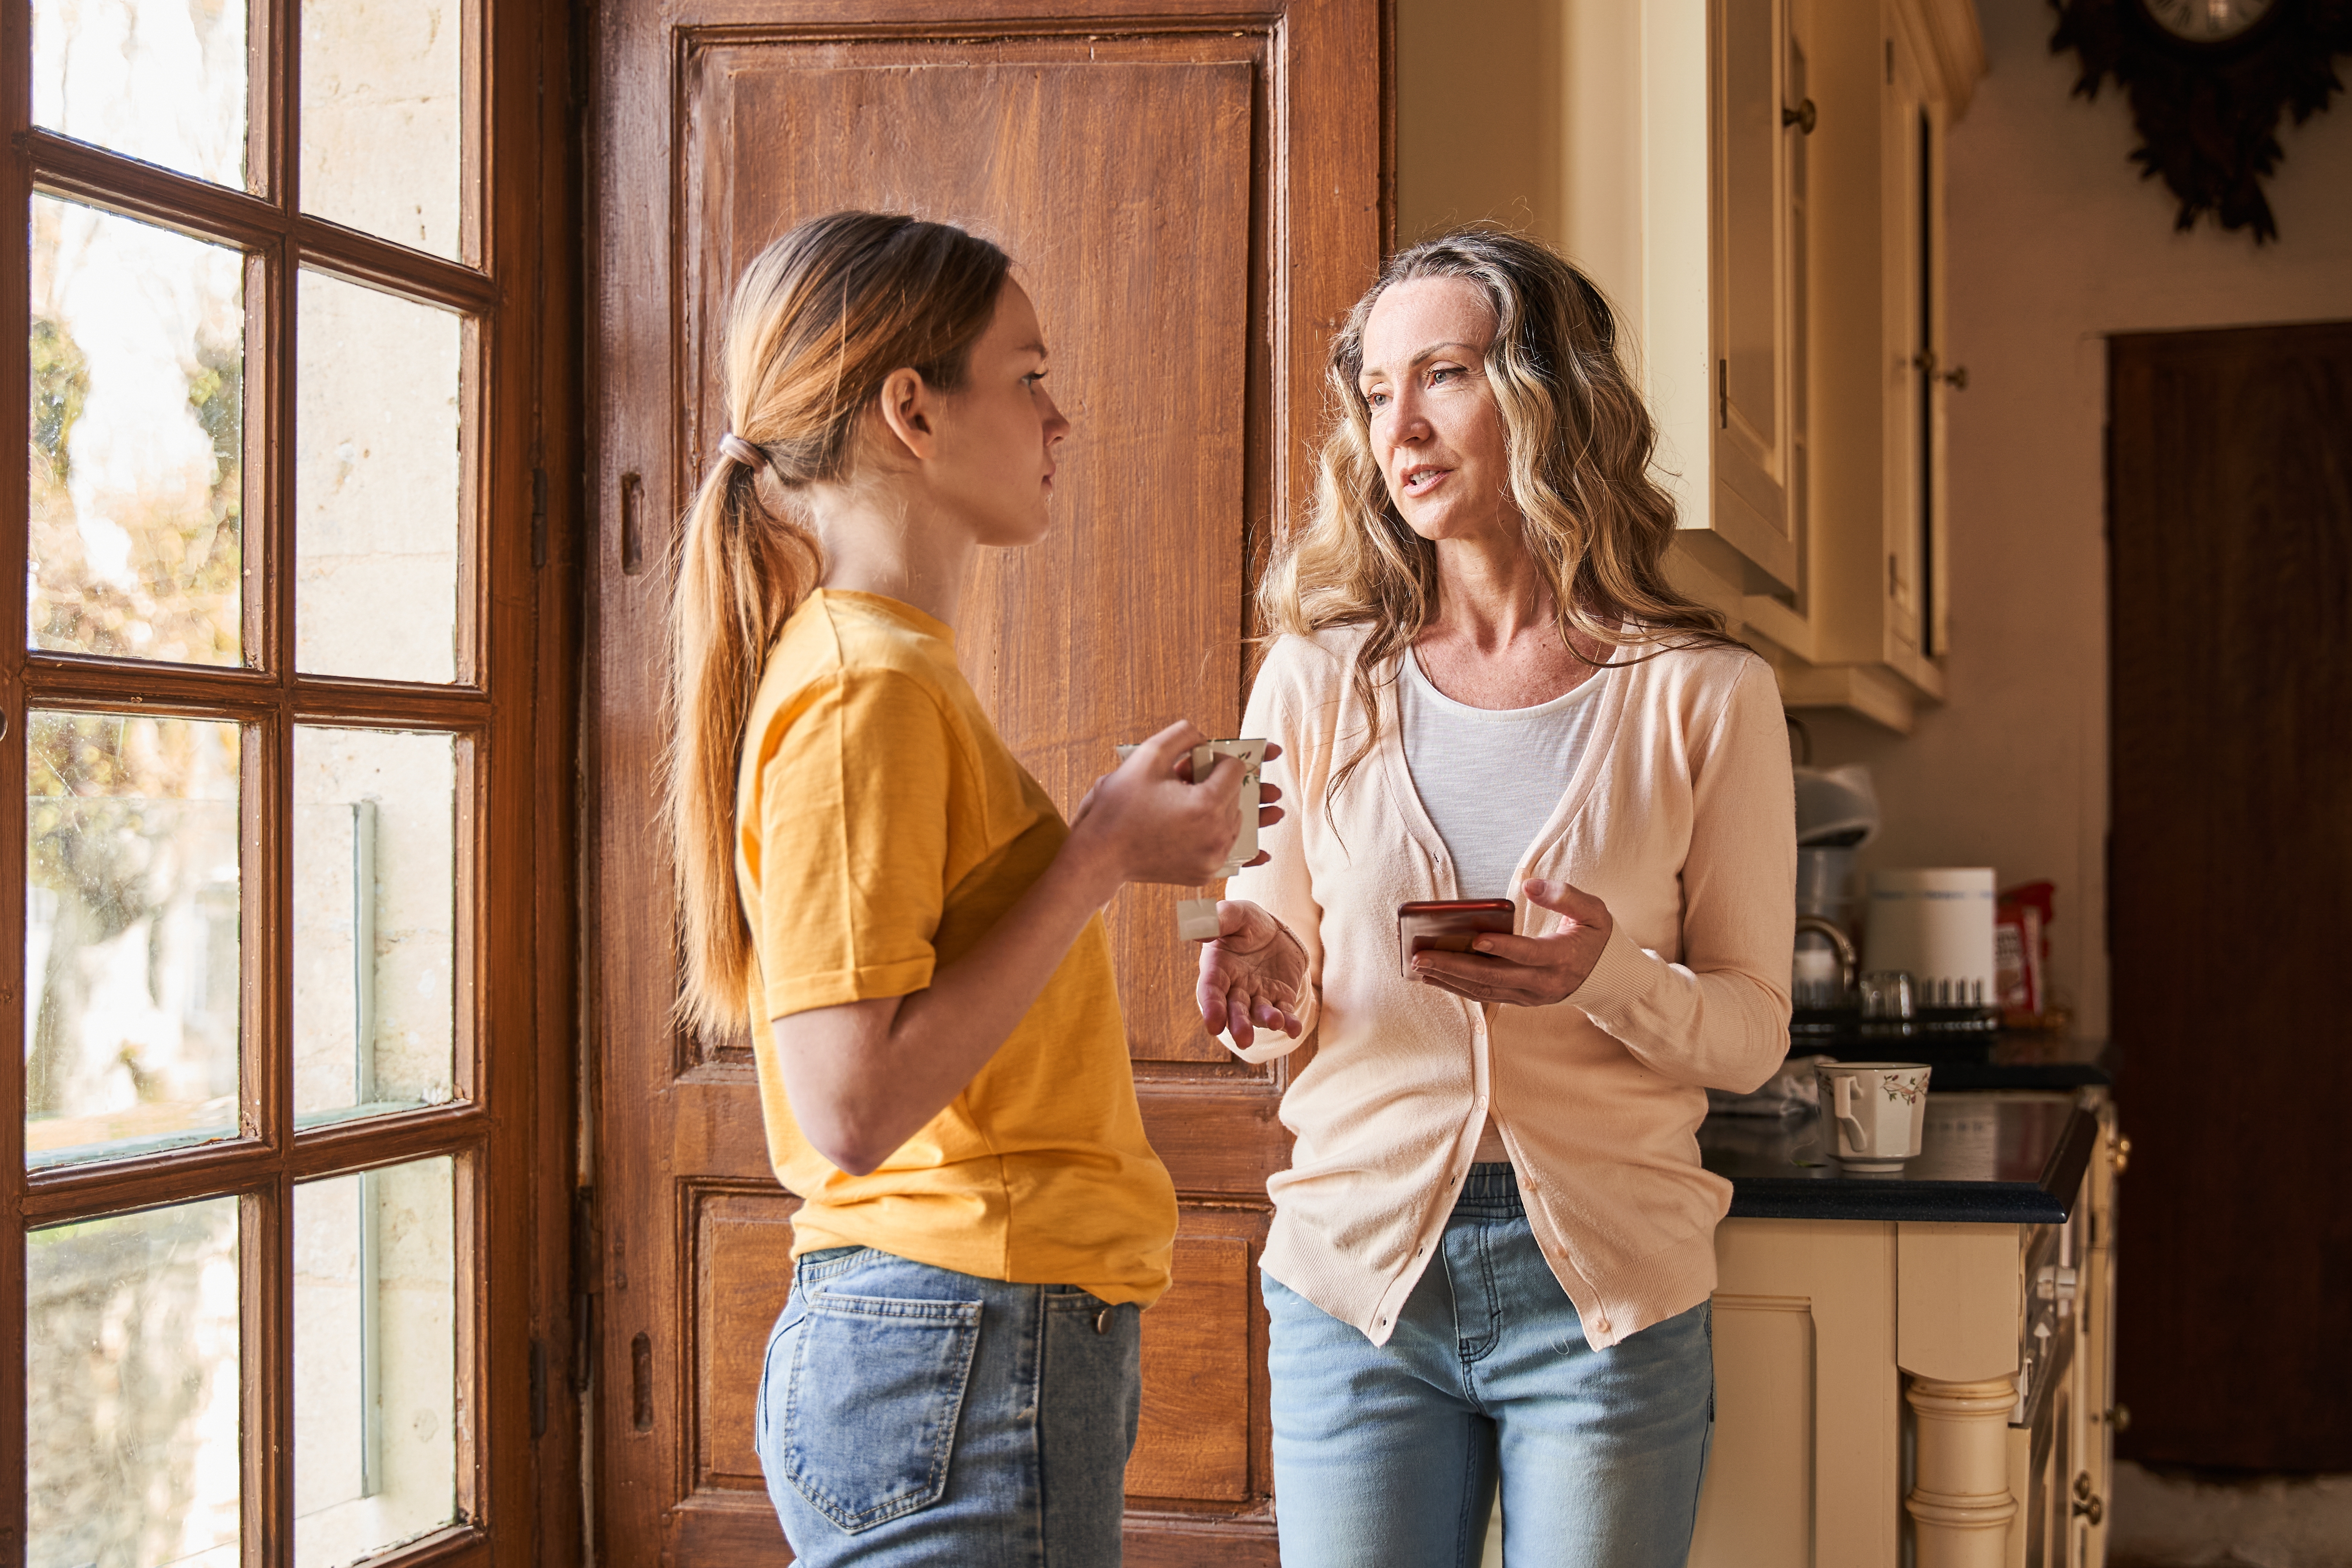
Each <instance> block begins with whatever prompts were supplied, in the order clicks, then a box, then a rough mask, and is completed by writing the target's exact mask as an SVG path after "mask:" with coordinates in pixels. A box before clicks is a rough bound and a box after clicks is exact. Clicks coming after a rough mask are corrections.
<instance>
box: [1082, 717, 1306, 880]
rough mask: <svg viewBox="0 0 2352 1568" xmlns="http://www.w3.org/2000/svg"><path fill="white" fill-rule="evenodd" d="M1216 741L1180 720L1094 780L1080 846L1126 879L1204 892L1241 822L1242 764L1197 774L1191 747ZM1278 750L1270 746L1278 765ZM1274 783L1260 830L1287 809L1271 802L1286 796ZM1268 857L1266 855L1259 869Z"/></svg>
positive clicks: (1261, 789)
mask: <svg viewBox="0 0 2352 1568" xmlns="http://www.w3.org/2000/svg"><path fill="white" fill-rule="evenodd" d="M1208 738H1209V737H1207V736H1206V735H1203V734H1202V733H1201V731H1199V730H1197V729H1195V728H1194V727H1193V726H1192V724H1191V723H1190V722H1188V721H1183V720H1179V721H1176V722H1175V723H1173V724H1171V725H1169V726H1168V728H1166V729H1165V730H1162V731H1160V732H1159V733H1158V734H1156V735H1154V736H1152V737H1151V738H1150V740H1148V741H1146V742H1143V743H1142V744H1140V745H1139V746H1137V747H1136V748H1135V751H1134V752H1133V753H1132V754H1131V755H1129V758H1128V759H1127V761H1125V762H1124V763H1120V764H1119V765H1118V767H1117V768H1116V769H1114V770H1113V771H1112V772H1110V773H1105V774H1104V775H1103V776H1102V777H1101V778H1099V779H1097V780H1096V781H1095V784H1094V787H1093V788H1092V789H1089V790H1088V791H1087V794H1086V798H1085V799H1084V800H1081V801H1080V802H1079V803H1078V809H1077V810H1076V812H1074V813H1072V814H1071V817H1070V837H1071V845H1072V847H1074V848H1078V847H1082V848H1084V849H1087V850H1089V851H1092V852H1094V853H1097V854H1099V855H1101V856H1102V857H1104V858H1106V859H1107V860H1108V863H1109V865H1110V867H1111V868H1112V869H1113V871H1114V873H1115V874H1116V877H1117V879H1118V881H1120V882H1164V883H1171V884H1173V885H1175V886H1177V887H1181V888H1197V887H1199V886H1200V885H1201V884H1202V883H1204V882H1208V881H1211V880H1213V879H1215V878H1216V877H1217V876H1218V875H1219V874H1220V873H1221V872H1222V871H1223V868H1224V865H1225V856H1226V854H1227V853H1228V852H1229V851H1230V850H1231V849H1232V848H1233V846H1234V812H1235V811H1236V810H1237V809H1238V808H1239V805H1240V801H1241V788H1242V774H1243V772H1244V769H1243V765H1242V763H1240V762H1239V761H1238V760H1236V759H1234V758H1232V757H1222V756H1221V757H1219V758H1218V759H1217V762H1216V765H1215V766H1214V767H1213V768H1211V769H1210V770H1209V773H1208V776H1207V777H1205V778H1202V779H1199V780H1195V779H1194V778H1193V777H1192V748H1193V747H1195V746H1198V745H1200V744H1202V742H1206V741H1207V740H1208ZM1281 754H1282V748H1281V747H1279V746H1268V747H1267V748H1266V749H1265V755H1266V760H1267V761H1269V762H1271V761H1272V760H1273V759H1274V758H1276V757H1277V756H1280V755H1281ZM1281 795H1282V792H1281V791H1280V790H1278V789H1276V788H1275V787H1274V786H1273V785H1271V784H1264V783H1261V784H1259V785H1258V800H1259V802H1260V805H1259V809H1258V826H1260V827H1261V828H1265V827H1270V826H1273V825H1274V824H1276V823H1277V822H1279V821H1281V820H1282V809H1281V808H1280V807H1279V806H1276V805H1267V804H1265V803H1267V802H1270V801H1274V800H1278V799H1280V798H1281ZM1266 858H1267V857H1266V855H1265V852H1264V851H1263V850H1261V851H1260V852H1259V854H1258V857H1257V858H1256V859H1255V860H1252V861H1250V862H1249V864H1250V865H1253V866H1255V865H1258V864H1261V863H1262V862H1264V861H1265V859H1266Z"/></svg>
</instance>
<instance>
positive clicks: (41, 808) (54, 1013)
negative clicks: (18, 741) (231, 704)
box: [25, 712, 237, 1165]
mask: <svg viewBox="0 0 2352 1568" xmlns="http://www.w3.org/2000/svg"><path fill="white" fill-rule="evenodd" d="M25 770H26V784H25V793H26V802H25V806H26V825H25V838H26V845H25V848H26V856H25V858H26V889H25V1001H26V1007H25V1150H26V1161H27V1162H28V1163H32V1164H35V1165H45V1164H56V1163H64V1162H68V1161H75V1160H96V1159H105V1158H109V1157H111V1156H115V1155H121V1154H127V1153H131V1152H137V1151H139V1150H141V1149H142V1148H151V1147H164V1146H169V1145H173V1144H179V1143H193V1142H201V1141H203V1140H205V1139H207V1138H224V1137H228V1136H230V1135H232V1134H234V1133H235V1132H236V1130H237V733H236V725H234V724H218V723H206V722H199V721H194V720H188V719H149V718H124V717H121V716H120V715H116V714H101V713H45V712H36V713H34V714H33V715H32V725H31V729H30V731H29V732H28V733H27V735H26V759H25Z"/></svg>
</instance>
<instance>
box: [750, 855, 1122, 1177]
mask: <svg viewBox="0 0 2352 1568" xmlns="http://www.w3.org/2000/svg"><path fill="white" fill-rule="evenodd" d="M1120 880H1121V879H1120V877H1119V875H1118V869H1117V868H1116V867H1115V866H1113V865H1112V864H1110V858H1109V857H1108V855H1106V854H1104V853H1102V852H1101V851H1100V849H1099V848H1097V847H1096V846H1095V845H1094V844H1093V843H1091V841H1090V838H1089V836H1087V835H1084V834H1076V835H1073V836H1072V837H1070V838H1069V839H1067V840H1066V841H1065V842H1064V844H1063V846H1062V849H1061V852H1060V853H1059V854H1058V855H1056V856H1055V858H1054V862H1053V864H1052V865H1050V866H1049V867H1047V868H1046V869H1045V873H1044V875H1042V876H1040V877H1039V878H1038V879H1037V880H1036V881H1035V882H1034V883H1032V884H1031V885H1030V887H1029V889H1028V890H1027V891H1026V892H1024V894H1022V896H1021V897H1020V899H1019V900H1017V901H1015V902H1014V904H1013V907H1012V908H1011V909H1010V910H1006V911H1005V913H1004V916H1003V919H1001V920H999V921H997V922H996V924H995V926H994V927H993V928H992V929H991V930H990V931H989V932H988V934H987V935H986V936H984V937H982V939H981V941H980V942H979V944H978V945H977V946H975V947H973V948H972V949H971V951H970V952H966V953H964V954H963V955H962V956H961V957H959V958H958V959H956V960H955V962H953V963H949V964H946V965H944V966H942V967H941V968H940V969H939V970H938V971H937V972H936V973H933V975H932V976H931V983H930V984H929V985H928V986H926V987H924V988H923V989H922V990H920V991H917V992H914V993H912V994H908V995H905V996H895V997H879V998H877V999H875V1000H873V1001H869V1002H854V1003H849V1004H846V1005H842V1006H837V1007H821V1008H816V1009H814V1010H812V1011H810V1012H807V1013H796V1014H793V1016H790V1017H785V1018H780V1019H777V1020H776V1021H775V1024H774V1026H773V1027H774V1032H775V1040H776V1047H777V1055H778V1058H779V1060H780V1062H781V1063H782V1068H783V1077H784V1087H785V1091H786V1093H787V1094H788V1095H789V1097H790V1098H791V1100H792V1105H793V1117H794V1119H795V1120H796V1121H798V1122H799V1123H800V1127H801V1131H802V1133H803V1136H805V1137H806V1138H807V1139H808V1140H809V1142H811V1143H812V1144H814V1146H815V1147H816V1149H817V1151H818V1152H820V1153H822V1154H824V1156H825V1158H826V1159H828V1160H830V1161H832V1162H833V1163H835V1165H838V1166H840V1167H841V1168H842V1169H843V1170H845V1171H847V1172H849V1173H851V1174H853V1175H864V1174H865V1173H866V1172H868V1171H871V1170H873V1169H874V1168H875V1167H876V1166H877V1165H879V1164H880V1163H882V1162H883V1161H884V1160H887V1159H888V1158H889V1157H890V1155H891V1154H892V1153H894V1152H896V1151H897V1150H898V1147H899V1146H900V1145H901V1144H903V1143H905V1142H906V1141H907V1140H908V1139H909V1138H911V1137H913V1136H914V1135H915V1134H916V1133H917V1132H918V1131H921V1130H922V1128H923V1126H924V1125H925V1124H926V1123H928V1122H929V1121H930V1120H931V1118H933V1117H934V1116H937V1115H938V1114H939V1113H940V1111H941V1110H944V1109H945V1108H946V1107H947V1106H948V1105H949V1103H950V1102H951V1101H952V1100H954V1099H955V1097H956V1096H957V1095H959V1094H961V1093H962V1092H963V1089H964V1086H965V1085H966V1084H968V1083H970V1082H971V1079H972V1077H973V1075H975V1074H976V1073H978V1072H979V1071H980V1069H981V1068H983V1067H985V1066H987V1065H988V1061H989V1058H992V1057H993V1056H994V1055H995V1054H996V1051H997V1048H998V1047H1000V1046H1002V1045H1003V1043H1004V1041H1005V1039H1006V1037H1009V1036H1010V1035H1011V1034H1012V1033H1013V1029H1014V1028H1015V1027H1016V1026H1018V1025H1019V1024H1020V1022H1021V1020H1022V1018H1023V1017H1024V1016H1026V1014H1027V1013H1028V1011H1029V1009H1030V1008H1031V1007H1032V1006H1033V1005H1035V1003H1036V1000H1037V997H1038V995H1039V994H1040V993H1042V992H1043V991H1044V990H1045V984H1046V982H1047V981H1048V980H1050V979H1052V978H1053V975H1054V972H1055V970H1056V969H1057V968H1059V967H1060V966H1061V963H1062V960H1063V959H1064V958H1065V957H1066V956H1067V954H1068V952H1069V951H1070V945H1071V944H1072V943H1073V942H1076V941H1077V939H1078V936H1079V933H1080V932H1082V931H1085V930H1086V926H1087V921H1090V920H1092V919H1093V918H1094V917H1095V916H1096V914H1097V913H1098V912H1100V910H1101V909H1102V906H1103V905H1104V904H1105V903H1107V902H1108V901H1109V900H1110V897H1111V895H1112V894H1113V893H1115V892H1117V891H1118V887H1119V883H1120Z"/></svg>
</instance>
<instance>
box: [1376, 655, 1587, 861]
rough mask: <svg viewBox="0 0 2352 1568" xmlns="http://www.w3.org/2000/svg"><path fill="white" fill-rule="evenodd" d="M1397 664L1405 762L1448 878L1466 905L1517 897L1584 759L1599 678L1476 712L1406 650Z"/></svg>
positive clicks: (1476, 710)
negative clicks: (1448, 863)
mask: <svg viewBox="0 0 2352 1568" xmlns="http://www.w3.org/2000/svg"><path fill="white" fill-rule="evenodd" d="M1401 663H1402V667H1403V668H1402V670H1401V671H1400V672H1399V675H1398V679H1397V720H1398V723H1399V725H1400V727H1401V728H1402V731H1403V734H1402V741H1403V742H1404V760H1405V765H1406V766H1407V767H1408V768H1409V769H1410V770H1411V771H1412V787H1413V790H1414V793H1416V794H1418V795H1420V796H1421V805H1422V809H1423V811H1426V812H1428V813H1429V820H1430V821H1431V823H1433V825H1434V826H1436V828H1437V833H1438V837H1441V838H1443V839H1444V840H1445V849H1446V853H1447V854H1449V855H1451V856H1452V857H1453V858H1454V882H1455V884H1456V886H1457V887H1459V888H1460V889H1461V895H1462V897H1464V898H1465V899H1517V897H1518V896H1519V889H1518V883H1517V881H1516V880H1515V879H1513V877H1512V873H1513V872H1514V871H1516V870H1517V869H1518V867H1519V862H1520V861H1521V860H1522V859H1523V858H1525V857H1526V855H1527V852H1528V849H1529V848H1530V847H1532V846H1533V845H1534V843H1535V837H1536V835H1537V834H1538V832H1540V831H1542V828H1543V825H1544V824H1545V823H1547V822H1549V821H1550V820H1551V814H1552V812H1553V810H1554V809H1556V808H1557V807H1558V806H1559V797H1560V796H1561V795H1565V794H1566V793H1568V781H1569V779H1570V777H1571V776H1572V775H1573V774H1574V773H1575V772H1576V766H1577V763H1580V761H1582V760H1583V757H1584V746H1585V742H1586V741H1587V740H1589V739H1590V738H1591V734H1592V716H1593V714H1594V713H1595V712H1596V711H1597V710H1598V708H1599V704H1597V703H1595V702H1594V701H1593V700H1592V698H1593V694H1594V693H1595V692H1597V691H1599V690H1600V689H1601V682H1600V680H1599V679H1586V680H1585V682H1584V683H1583V684H1582V685H1580V686H1579V687H1578V688H1577V689H1575V690H1573V691H1570V692H1569V693H1568V694H1567V695H1565V696H1561V697H1555V698H1553V699H1552V700H1550V701H1549V702H1541V703H1538V704H1537V705H1536V706H1535V707H1533V708H1473V707H1471V706H1469V705H1468V704H1467V703H1463V702H1456V701H1455V700H1454V699H1453V698H1451V697H1448V696H1446V695H1445V693H1444V692H1443V691H1440V690H1439V689H1437V688H1436V687H1435V686H1434V685H1433V684H1431V682H1430V679H1429V677H1428V676H1426V675H1423V673H1422V670H1421V660H1420V659H1419V658H1415V657H1414V656H1413V654H1412V650H1411V649H1410V648H1408V649H1407V650H1405V657H1404V658H1403V659H1402V661H1401Z"/></svg>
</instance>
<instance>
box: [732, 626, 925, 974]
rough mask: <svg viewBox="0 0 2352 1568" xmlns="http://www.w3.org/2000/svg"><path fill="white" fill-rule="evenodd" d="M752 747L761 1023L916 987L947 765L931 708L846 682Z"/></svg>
mask: <svg viewBox="0 0 2352 1568" xmlns="http://www.w3.org/2000/svg"><path fill="white" fill-rule="evenodd" d="M761 748H762V751H763V752H765V753H766V755H765V758H764V760H763V761H762V762H761V765H760V770H759V774H758V778H759V785H758V788H759V796H758V799H757V800H756V801H754V802H751V803H749V804H750V805H751V806H752V807H753V809H754V810H755V811H756V814H757V816H756V821H757V825H758V826H757V840H756V847H757V851H758V852H757V854H756V855H751V854H749V853H747V856H746V859H747V861H748V862H749V868H750V870H751V877H752V880H753V883H754V887H755V889H756V894H757V897H756V900H755V907H754V909H753V910H752V923H753V931H752V935H753V942H754V946H755V947H756V949H757V951H758V953H759V958H760V973H761V981H762V983H763V984H764V985H765V988H766V994H767V1016H769V1017H770V1018H781V1017H784V1016H788V1015H790V1014H793V1013H803V1012H806V1011H808V1010H809V1009H811V1008H814V1007H832V1006H838V1005H842V1004H844V1003H847V1002H862V1001H866V1000H867V999H869V998H872V997H877V996H903V995H906V994H908V993H909V992H914V991H919V990H921V989H922V988H923V987H925V986H926V985H929V984H930V983H931V971H932V968H933V966H934V965H935V963H936V962H937V954H936V952H935V951H934V949H933V946H932V941H933V938H934V937H935V936H936V935H937V933H938V931H939V926H940V910H941V908H942V906H943V905H944V903H945V900H946V892H947V858H948V809H949V792H950V788H951V786H952V775H953V772H954V763H955V755H956V744H955V737H954V734H953V732H952V731H950V728H949V724H948V721H947V717H946V715H945V713H944V712H943V711H942V710H941V709H940V702H939V700H938V699H937V697H936V696H935V695H934V694H933V693H932V692H931V691H929V689H927V688H925V687H924V686H923V685H922V684H921V683H920V682H919V681H917V680H916V679H912V678H911V677H909V676H908V675H905V674H902V673H899V672H897V671H892V670H879V671H868V670H849V671H845V672H843V673H841V674H839V675H837V676H835V678H833V679H829V680H826V681H823V682H820V683H817V684H816V685H814V686H812V687H810V688H809V689H807V690H805V691H804V692H803V693H802V695H801V696H800V698H799V699H798V700H795V701H794V702H793V703H790V704H788V705H786V707H785V708H783V709H782V710H779V711H778V713H777V714H776V716H775V718H774V720H773V721H772V724H771V725H770V728H769V731H768V733H767V734H766V735H764V736H762V737H761ZM752 847H753V846H752V845H751V844H749V843H747V845H746V848H747V851H749V850H751V848H752Z"/></svg>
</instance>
